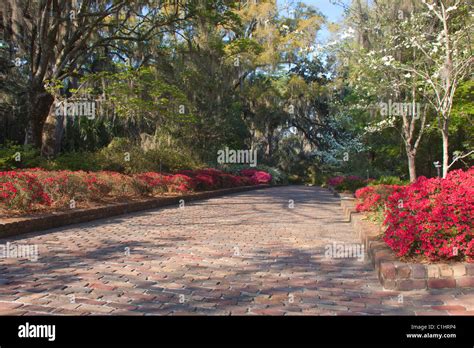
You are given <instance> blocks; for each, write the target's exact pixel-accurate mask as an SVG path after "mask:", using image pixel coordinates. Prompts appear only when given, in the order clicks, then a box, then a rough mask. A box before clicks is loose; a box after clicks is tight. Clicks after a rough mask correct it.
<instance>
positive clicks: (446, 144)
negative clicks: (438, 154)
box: [441, 122, 449, 178]
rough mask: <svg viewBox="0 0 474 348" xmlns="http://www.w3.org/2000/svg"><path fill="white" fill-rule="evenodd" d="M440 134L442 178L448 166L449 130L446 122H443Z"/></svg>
mask: <svg viewBox="0 0 474 348" xmlns="http://www.w3.org/2000/svg"><path fill="white" fill-rule="evenodd" d="M441 134H442V135H443V178H446V175H448V166H449V132H448V124H447V122H445V123H444V125H443V129H442V130H441Z"/></svg>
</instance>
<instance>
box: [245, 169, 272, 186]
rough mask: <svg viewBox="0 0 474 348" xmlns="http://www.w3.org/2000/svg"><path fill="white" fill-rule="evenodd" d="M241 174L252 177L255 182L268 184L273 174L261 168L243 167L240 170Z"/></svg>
mask: <svg viewBox="0 0 474 348" xmlns="http://www.w3.org/2000/svg"><path fill="white" fill-rule="evenodd" d="M240 175H243V176H246V177H247V178H250V180H251V181H252V182H253V183H254V184H268V183H270V182H271V181H272V176H271V175H270V174H269V173H267V172H263V171H261V170H255V169H243V170H241V171H240Z"/></svg>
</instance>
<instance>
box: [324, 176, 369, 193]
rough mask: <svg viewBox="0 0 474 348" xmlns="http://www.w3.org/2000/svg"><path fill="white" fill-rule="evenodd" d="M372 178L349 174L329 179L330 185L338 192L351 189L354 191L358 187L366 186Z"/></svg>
mask: <svg viewBox="0 0 474 348" xmlns="http://www.w3.org/2000/svg"><path fill="white" fill-rule="evenodd" d="M369 182H370V180H367V179H364V178H361V177H358V176H354V175H349V176H335V177H332V178H330V179H329V180H328V182H327V183H328V185H329V186H332V187H334V189H335V190H336V191H338V192H340V191H351V192H354V191H356V190H357V189H358V188H361V187H364V186H366V185H367V184H368V183H369Z"/></svg>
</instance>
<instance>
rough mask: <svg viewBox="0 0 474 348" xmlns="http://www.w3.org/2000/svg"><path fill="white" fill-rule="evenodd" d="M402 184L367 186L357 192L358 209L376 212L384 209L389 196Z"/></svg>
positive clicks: (359, 210)
mask: <svg viewBox="0 0 474 348" xmlns="http://www.w3.org/2000/svg"><path fill="white" fill-rule="evenodd" d="M400 187H401V186H398V185H383V184H382V185H375V186H366V187H363V188H360V189H358V190H357V191H356V192H355V197H356V199H357V205H356V210H357V211H358V212H362V211H365V212H374V211H378V210H380V209H384V206H385V203H386V201H387V199H388V197H389V196H390V195H391V194H392V193H393V192H394V191H396V190H397V189H399V188H400Z"/></svg>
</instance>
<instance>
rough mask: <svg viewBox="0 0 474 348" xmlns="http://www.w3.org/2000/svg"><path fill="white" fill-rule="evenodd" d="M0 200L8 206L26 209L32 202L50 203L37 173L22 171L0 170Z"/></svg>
mask: <svg viewBox="0 0 474 348" xmlns="http://www.w3.org/2000/svg"><path fill="white" fill-rule="evenodd" d="M0 202H4V203H5V205H6V206H7V207H8V208H15V207H18V208H19V209H28V208H29V207H31V206H32V205H33V204H44V205H50V204H51V199H50V197H49V196H48V195H47V194H46V193H45V192H44V189H43V187H42V185H41V183H40V181H39V180H38V175H37V174H35V173H28V172H22V171H8V172H0Z"/></svg>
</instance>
